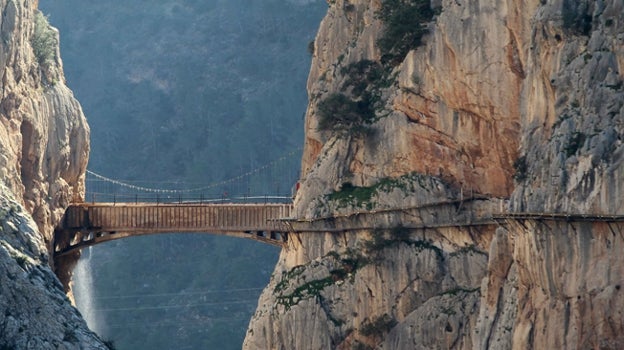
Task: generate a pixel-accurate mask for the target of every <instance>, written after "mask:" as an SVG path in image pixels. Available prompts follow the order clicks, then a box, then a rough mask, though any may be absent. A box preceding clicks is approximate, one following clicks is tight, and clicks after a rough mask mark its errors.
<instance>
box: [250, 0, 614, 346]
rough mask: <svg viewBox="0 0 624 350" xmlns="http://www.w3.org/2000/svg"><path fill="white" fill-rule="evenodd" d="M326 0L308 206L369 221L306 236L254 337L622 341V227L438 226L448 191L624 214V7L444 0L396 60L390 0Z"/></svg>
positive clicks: (295, 243)
mask: <svg viewBox="0 0 624 350" xmlns="http://www.w3.org/2000/svg"><path fill="white" fill-rule="evenodd" d="M405 3H407V2H403V4H405ZM328 4H329V9H328V12H327V15H326V17H325V19H324V20H323V22H322V23H321V26H320V28H319V33H318V35H317V37H316V40H315V42H314V58H313V62H312V67H311V72H310V77H309V80H308V91H309V95H310V103H309V106H308V111H307V115H306V124H305V127H306V139H305V149H304V155H303V161H302V180H301V187H300V190H299V192H298V193H297V196H296V199H295V210H296V214H297V216H298V218H299V219H302V220H305V221H306V222H314V223H315V224H316V225H317V226H316V227H319V226H318V225H319V224H318V223H319V222H323V221H322V220H325V222H326V223H327V226H328V227H334V226H336V225H337V224H336V223H337V222H344V221H345V220H349V218H352V220H354V222H357V224H358V225H359V227H362V230H360V231H351V232H342V233H335V232H334V233H329V232H327V233H321V232H315V233H301V234H296V235H295V234H291V238H292V239H290V241H289V246H288V248H285V249H284V251H283V252H282V255H281V257H280V260H279V262H278V265H277V267H276V270H275V273H274V275H273V278H272V280H271V283H270V285H269V286H268V287H267V289H266V290H265V291H264V294H263V295H262V297H261V299H260V301H259V306H258V310H257V312H256V315H255V316H254V319H253V320H252V322H251V324H250V326H249V330H248V334H247V337H246V339H245V346H244V347H245V349H256V348H267V349H290V348H306V349H326V348H332V349H412V348H416V349H421V348H422V349H451V348H452V349H512V348H516V349H519V348H534V349H548V348H552V349H555V348H621V347H623V346H624V345H623V342H624V336H622V334H624V333H623V332H622V329H621V328H622V322H621V321H622V319H623V317H622V314H621V312H620V311H619V310H621V308H622V303H624V295H622V293H621V292H620V290H621V287H622V286H621V278H620V277H618V276H622V272H621V271H620V270H621V269H622V268H623V264H624V262H622V261H620V260H621V258H620V257H621V254H618V252H619V251H620V250H619V248H618V247H619V246H620V245H622V244H624V238H623V236H622V232H623V229H624V226H623V225H622V224H621V223H616V222H564V221H561V222H558V221H552V220H544V221H540V220H506V221H505V222H499V225H498V226H496V225H489V226H464V227H461V228H459V227H448V225H438V226H437V227H436V225H434V223H436V220H437V223H438V224H443V223H444V222H445V220H446V222H447V221H448V220H449V215H448V212H447V210H448V208H447V207H444V208H445V209H444V211H442V209H439V212H436V209H435V205H434V204H435V203H443V204H444V205H448V203H456V205H457V207H456V208H455V209H456V211H457V213H458V215H457V221H458V222H460V223H464V224H465V223H469V222H470V219H469V218H470V216H466V215H464V214H462V211H464V210H466V208H465V207H464V205H465V204H464V202H466V201H471V200H476V199H480V200H484V201H486V202H488V203H490V204H491V205H489V206H486V207H488V208H495V210H494V211H511V212H546V213H549V212H562V213H571V214H574V213H583V214H623V212H622V210H624V203H623V202H622V200H623V199H622V198H624V193H622V191H623V189H624V169H623V168H622V164H623V162H622V155H623V153H624V148H623V147H624V146H623V145H622V140H623V138H624V130H623V125H624V95H623V94H624V73H623V69H624V67H623V65H624V51H623V48H624V34H622V33H624V2H622V1H621V0H601V1H587V0H577V1H572V0H552V1H550V0H549V1H539V0H506V1H502V2H501V1H491V0H478V1H455V0H442V1H432V2H431V6H432V8H433V9H434V11H433V16H432V18H431V20H430V21H429V20H428V21H424V22H422V23H420V24H417V25H419V26H420V28H426V30H427V34H425V35H424V36H423V37H422V40H421V41H422V42H421V44H420V45H419V46H417V47H412V49H411V50H410V51H409V52H408V53H407V54H405V55H404V56H402V57H401V58H400V59H398V60H397V61H395V62H391V64H388V61H387V57H388V56H387V52H382V50H381V49H380V45H379V39H380V38H382V37H383V36H384V31H385V29H386V25H387V23H384V22H383V21H382V19H381V15H380V9H381V8H382V4H383V0H377V1H364V0H350V1H345V0H335V1H328ZM397 6H398V5H397ZM415 25H416V24H415ZM373 73H374V74H373ZM380 76H381V77H382V78H381V79H380V78H379V77H380ZM367 93H368V94H367ZM341 94H342V95H343V96H346V97H347V98H351V99H352V102H353V103H352V104H351V105H349V104H348V103H346V104H345V103H344V102H342V103H343V104H342V105H341V106H338V107H336V101H341V100H340V99H338V98H336V96H339V97H340V95H341ZM342 101H344V99H343V100H342ZM330 102H331V103H330ZM366 103H369V105H368V107H370V109H369V110H367V109H366V108H364V107H366ZM345 106H347V107H349V108H351V109H354V108H358V109H357V112H358V113H360V116H364V117H362V119H361V120H360V121H359V122H357V121H356V122H353V120H356V119H357V118H355V117H354V113H351V114H348V111H347V112H345V109H347V107H345ZM362 106H364V107H362ZM328 111H330V113H329V114H330V117H333V118H334V119H333V120H334V124H332V123H331V119H330V122H328V118H327V117H328ZM362 111H364V112H362ZM371 111H372V113H373V116H371V115H370V112H371ZM332 113H333V114H332ZM345 113H346V114H345ZM366 113H368V114H366ZM355 114H356V115H357V113H355ZM340 118H342V119H340ZM348 118H350V119H348ZM365 118H367V119H365ZM341 123H342V124H341ZM355 123H359V124H355ZM328 125H329V127H328ZM500 203H504V204H503V205H501V204H500ZM432 205H433V206H432ZM418 206H426V207H427V208H428V209H427V210H428V214H427V221H428V222H429V223H432V225H429V227H420V228H419V223H420V222H422V221H423V217H422V216H419V215H416V216H413V217H410V216H409V212H408V211H406V210H410V209H409V208H413V207H418ZM391 208H396V209H400V210H399V211H401V212H404V213H405V215H404V216H402V217H401V220H398V221H397V220H396V217H393V219H391V218H390V213H389V212H388V211H387V210H389V209H391ZM496 208H498V209H496ZM490 211H492V210H490ZM363 213H367V214H365V215H373V214H372V213H374V215H376V218H377V219H375V220H371V221H369V222H366V220H367V219H366V217H368V216H364V218H362V217H363V216H362V215H364V214H363ZM481 214H484V212H481ZM386 216H387V217H386ZM322 217H325V219H322ZM379 223H384V225H382V226H383V228H380V227H382V226H378V224H379ZM388 223H391V225H388ZM392 225H394V226H392ZM375 227H377V229H374V228H375ZM367 228H372V229H367Z"/></svg>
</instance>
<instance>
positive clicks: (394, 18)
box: [377, 0, 435, 65]
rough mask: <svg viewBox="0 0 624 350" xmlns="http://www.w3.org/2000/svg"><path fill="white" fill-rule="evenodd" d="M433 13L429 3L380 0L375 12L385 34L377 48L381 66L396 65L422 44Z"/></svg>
mask: <svg viewBox="0 0 624 350" xmlns="http://www.w3.org/2000/svg"><path fill="white" fill-rule="evenodd" d="M434 14H435V12H434V11H433V9H432V8H431V2H430V0H383V1H382V2H381V9H380V10H379V12H378V13H377V15H378V16H379V18H380V19H381V20H382V21H383V23H384V31H383V33H382V35H381V38H379V40H378V41H377V45H378V46H379V49H380V50H381V52H382V56H381V61H382V63H384V64H390V65H397V64H398V63H400V62H401V61H402V60H403V59H404V58H405V56H406V55H407V53H408V52H409V51H410V50H412V49H414V48H416V47H418V46H419V45H420V44H421V39H422V37H423V35H425V34H426V33H427V29H426V28H425V24H426V23H427V22H429V21H431V19H432V18H433V16H434Z"/></svg>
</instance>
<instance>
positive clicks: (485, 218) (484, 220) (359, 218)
mask: <svg viewBox="0 0 624 350" xmlns="http://www.w3.org/2000/svg"><path fill="white" fill-rule="evenodd" d="M494 204H495V203H494ZM501 210H503V209H502V207H501V206H497V205H492V203H491V202H485V205H481V204H480V203H479V201H475V203H464V202H462V203H457V202H440V203H429V204H425V205H421V206H416V207H406V208H394V209H383V210H376V211H375V210H373V211H363V212H354V213H349V214H341V215H336V216H330V217H322V218H314V219H307V220H306V219H296V218H292V214H293V206H292V204H283V203H281V204H276V203H273V204H271V203H256V204H234V203H228V204H207V203H176V204H160V203H81V204H72V205H71V206H70V207H69V208H68V209H67V211H66V212H65V216H64V217H63V220H62V222H61V224H60V225H59V227H58V228H57V229H56V231H55V234H54V255H55V257H59V256H63V255H65V254H69V253H71V252H74V251H76V250H80V249H82V248H84V247H88V246H91V245H94V244H98V243H102V242H106V241H110V240H115V239H120V238H125V237H131V236H137V235H149V234H159V233H186V232H189V233H190V232H196V233H212V234H220V235H226V236H233V237H241V238H248V239H253V240H257V241H261V242H264V243H268V244H273V245H276V246H280V247H281V246H284V245H285V244H286V242H287V239H288V233H289V232H295V233H302V232H309V233H313V232H345V231H358V230H371V229H390V228H393V227H396V226H397V225H401V226H402V227H404V228H408V229H436V228H447V227H471V226H492V225H497V226H504V225H506V224H507V223H508V222H509V221H525V220H529V221H565V222H624V215H621V214H582V213H519V212H515V213H508V212H503V211H501Z"/></svg>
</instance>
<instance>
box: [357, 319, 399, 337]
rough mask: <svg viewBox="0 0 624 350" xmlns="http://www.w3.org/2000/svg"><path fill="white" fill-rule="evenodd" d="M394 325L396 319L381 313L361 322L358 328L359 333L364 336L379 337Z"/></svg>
mask: <svg viewBox="0 0 624 350" xmlns="http://www.w3.org/2000/svg"><path fill="white" fill-rule="evenodd" d="M396 325H397V321H396V320H395V319H394V318H393V317H392V316H390V315H388V314H383V316H379V317H378V318H376V319H374V320H372V321H370V322H367V323H365V324H363V325H362V327H361V328H360V334H362V335H363V336H365V337H374V338H380V337H381V336H383V335H384V334H386V333H388V332H389V331H390V330H391V329H392V328H393V327H394V326H396Z"/></svg>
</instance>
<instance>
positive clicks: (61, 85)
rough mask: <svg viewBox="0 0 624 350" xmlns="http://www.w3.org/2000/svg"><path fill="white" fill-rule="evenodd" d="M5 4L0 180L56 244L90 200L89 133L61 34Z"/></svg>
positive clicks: (27, 4)
mask: <svg viewBox="0 0 624 350" xmlns="http://www.w3.org/2000/svg"><path fill="white" fill-rule="evenodd" d="M0 5H1V6H2V9H3V16H2V27H1V31H2V36H3V45H1V46H0V74H1V75H2V81H1V82H0V84H2V102H1V104H0V116H1V118H0V173H1V178H2V179H3V181H4V183H5V184H6V185H7V186H8V187H9V189H10V190H11V191H12V192H13V193H14V194H15V196H16V198H17V199H18V200H19V201H20V202H21V203H22V204H24V206H25V208H26V209H27V210H28V211H29V212H31V213H32V215H33V218H34V219H35V222H37V225H38V226H39V229H40V231H41V232H42V233H43V235H44V238H45V241H46V242H50V240H51V235H52V230H53V228H54V226H55V225H56V223H58V222H59V220H60V218H61V216H62V214H63V212H64V210H65V209H64V208H65V207H66V206H67V205H68V204H69V203H70V202H71V201H72V200H77V199H80V198H81V196H83V194H84V171H85V169H86V164H87V160H88V155H89V141H88V140H89V128H88V125H87V123H86V120H85V117H84V115H83V114H82V110H81V108H80V105H79V103H78V102H77V101H76V100H75V99H74V97H73V94H72V92H71V91H70V90H69V89H68V88H67V87H66V86H65V80H64V79H65V78H64V77H63V73H62V65H61V60H60V55H59V51H58V32H57V31H56V29H54V28H52V27H49V26H48V25H47V22H46V21H42V20H41V19H42V18H43V17H42V16H41V15H37V10H36V9H35V8H34V7H33V6H34V4H33V2H32V1H3V2H0ZM37 18H39V21H37ZM36 22H38V23H39V25H36Z"/></svg>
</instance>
